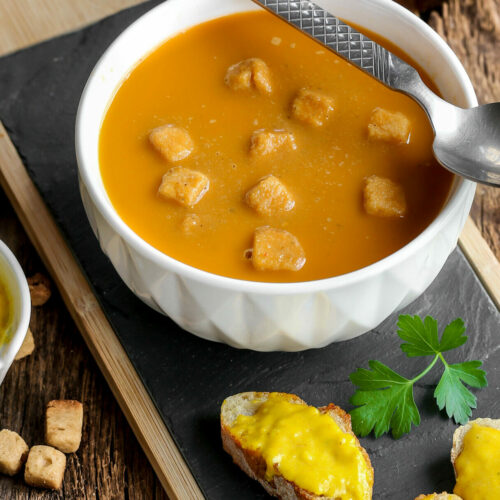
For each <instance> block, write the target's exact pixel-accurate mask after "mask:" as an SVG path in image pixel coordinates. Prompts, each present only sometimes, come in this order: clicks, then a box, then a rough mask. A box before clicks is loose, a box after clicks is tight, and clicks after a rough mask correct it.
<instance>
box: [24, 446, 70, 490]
mask: <svg viewBox="0 0 500 500" xmlns="http://www.w3.org/2000/svg"><path fill="white" fill-rule="evenodd" d="M65 468H66V455H64V453H61V452H60V451H59V450H56V449H55V448H52V447H51V446H43V445H39V446H33V448H31V450H30V452H29V455H28V460H27V462H26V468H25V470H24V480H25V481H26V483H27V484H29V485H30V486H38V487H40V488H48V489H50V490H59V489H60V488H61V486H62V482H63V478H64V469H65Z"/></svg>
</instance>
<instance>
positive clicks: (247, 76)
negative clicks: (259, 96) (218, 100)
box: [224, 57, 273, 94]
mask: <svg viewBox="0 0 500 500" xmlns="http://www.w3.org/2000/svg"><path fill="white" fill-rule="evenodd" d="M224 81H225V82H226V85H227V86H228V87H229V88H230V89H232V90H249V89H255V90H257V91H259V92H261V93H263V94H270V93H271V92H272V90H273V88H272V83H271V71H270V69H269V66H268V65H267V64H266V63H265V62H264V61H263V60H262V59H258V58H256V57H253V58H251V59H245V60H244V61H240V62H239V63H236V64H233V65H232V66H231V67H230V68H229V69H228V70H227V72H226V78H225V80H224Z"/></svg>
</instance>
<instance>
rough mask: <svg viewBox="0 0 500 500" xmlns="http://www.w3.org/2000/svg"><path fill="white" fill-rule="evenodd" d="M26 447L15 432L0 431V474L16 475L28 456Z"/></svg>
mask: <svg viewBox="0 0 500 500" xmlns="http://www.w3.org/2000/svg"><path fill="white" fill-rule="evenodd" d="M28 450H29V448H28V445H27V444H26V443H25V442H24V439H23V438H22V437H21V436H20V435H19V434H17V433H16V432H13V431H9V430H8V429H2V430H1V431H0V473H1V474H7V475H8V476H13V475H14V474H17V473H18V472H19V471H20V470H21V467H22V466H23V463H24V462H25V461H26V457H27V456H28Z"/></svg>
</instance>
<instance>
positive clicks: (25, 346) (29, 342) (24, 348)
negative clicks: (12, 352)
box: [14, 328, 35, 361]
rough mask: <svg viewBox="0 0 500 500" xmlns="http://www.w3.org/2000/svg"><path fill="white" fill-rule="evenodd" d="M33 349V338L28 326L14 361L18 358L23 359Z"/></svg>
mask: <svg viewBox="0 0 500 500" xmlns="http://www.w3.org/2000/svg"><path fill="white" fill-rule="evenodd" d="M34 350H35V339H34V338H33V334H32V333H31V330H30V329H29V328H28V331H27V332H26V336H25V337H24V340H23V343H22V344H21V347H20V349H19V351H17V354H16V357H15V358H14V359H15V360H16V361H18V360H19V359H23V358H25V357H26V356H29V355H30V354H31V353H32V352H33V351H34Z"/></svg>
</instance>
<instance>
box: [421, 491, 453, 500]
mask: <svg viewBox="0 0 500 500" xmlns="http://www.w3.org/2000/svg"><path fill="white" fill-rule="evenodd" d="M415 500H462V498H461V497H459V496H457V495H453V494H452V493H446V491H443V492H442V493H431V494H430V495H419V496H418V497H417V498H415Z"/></svg>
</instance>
